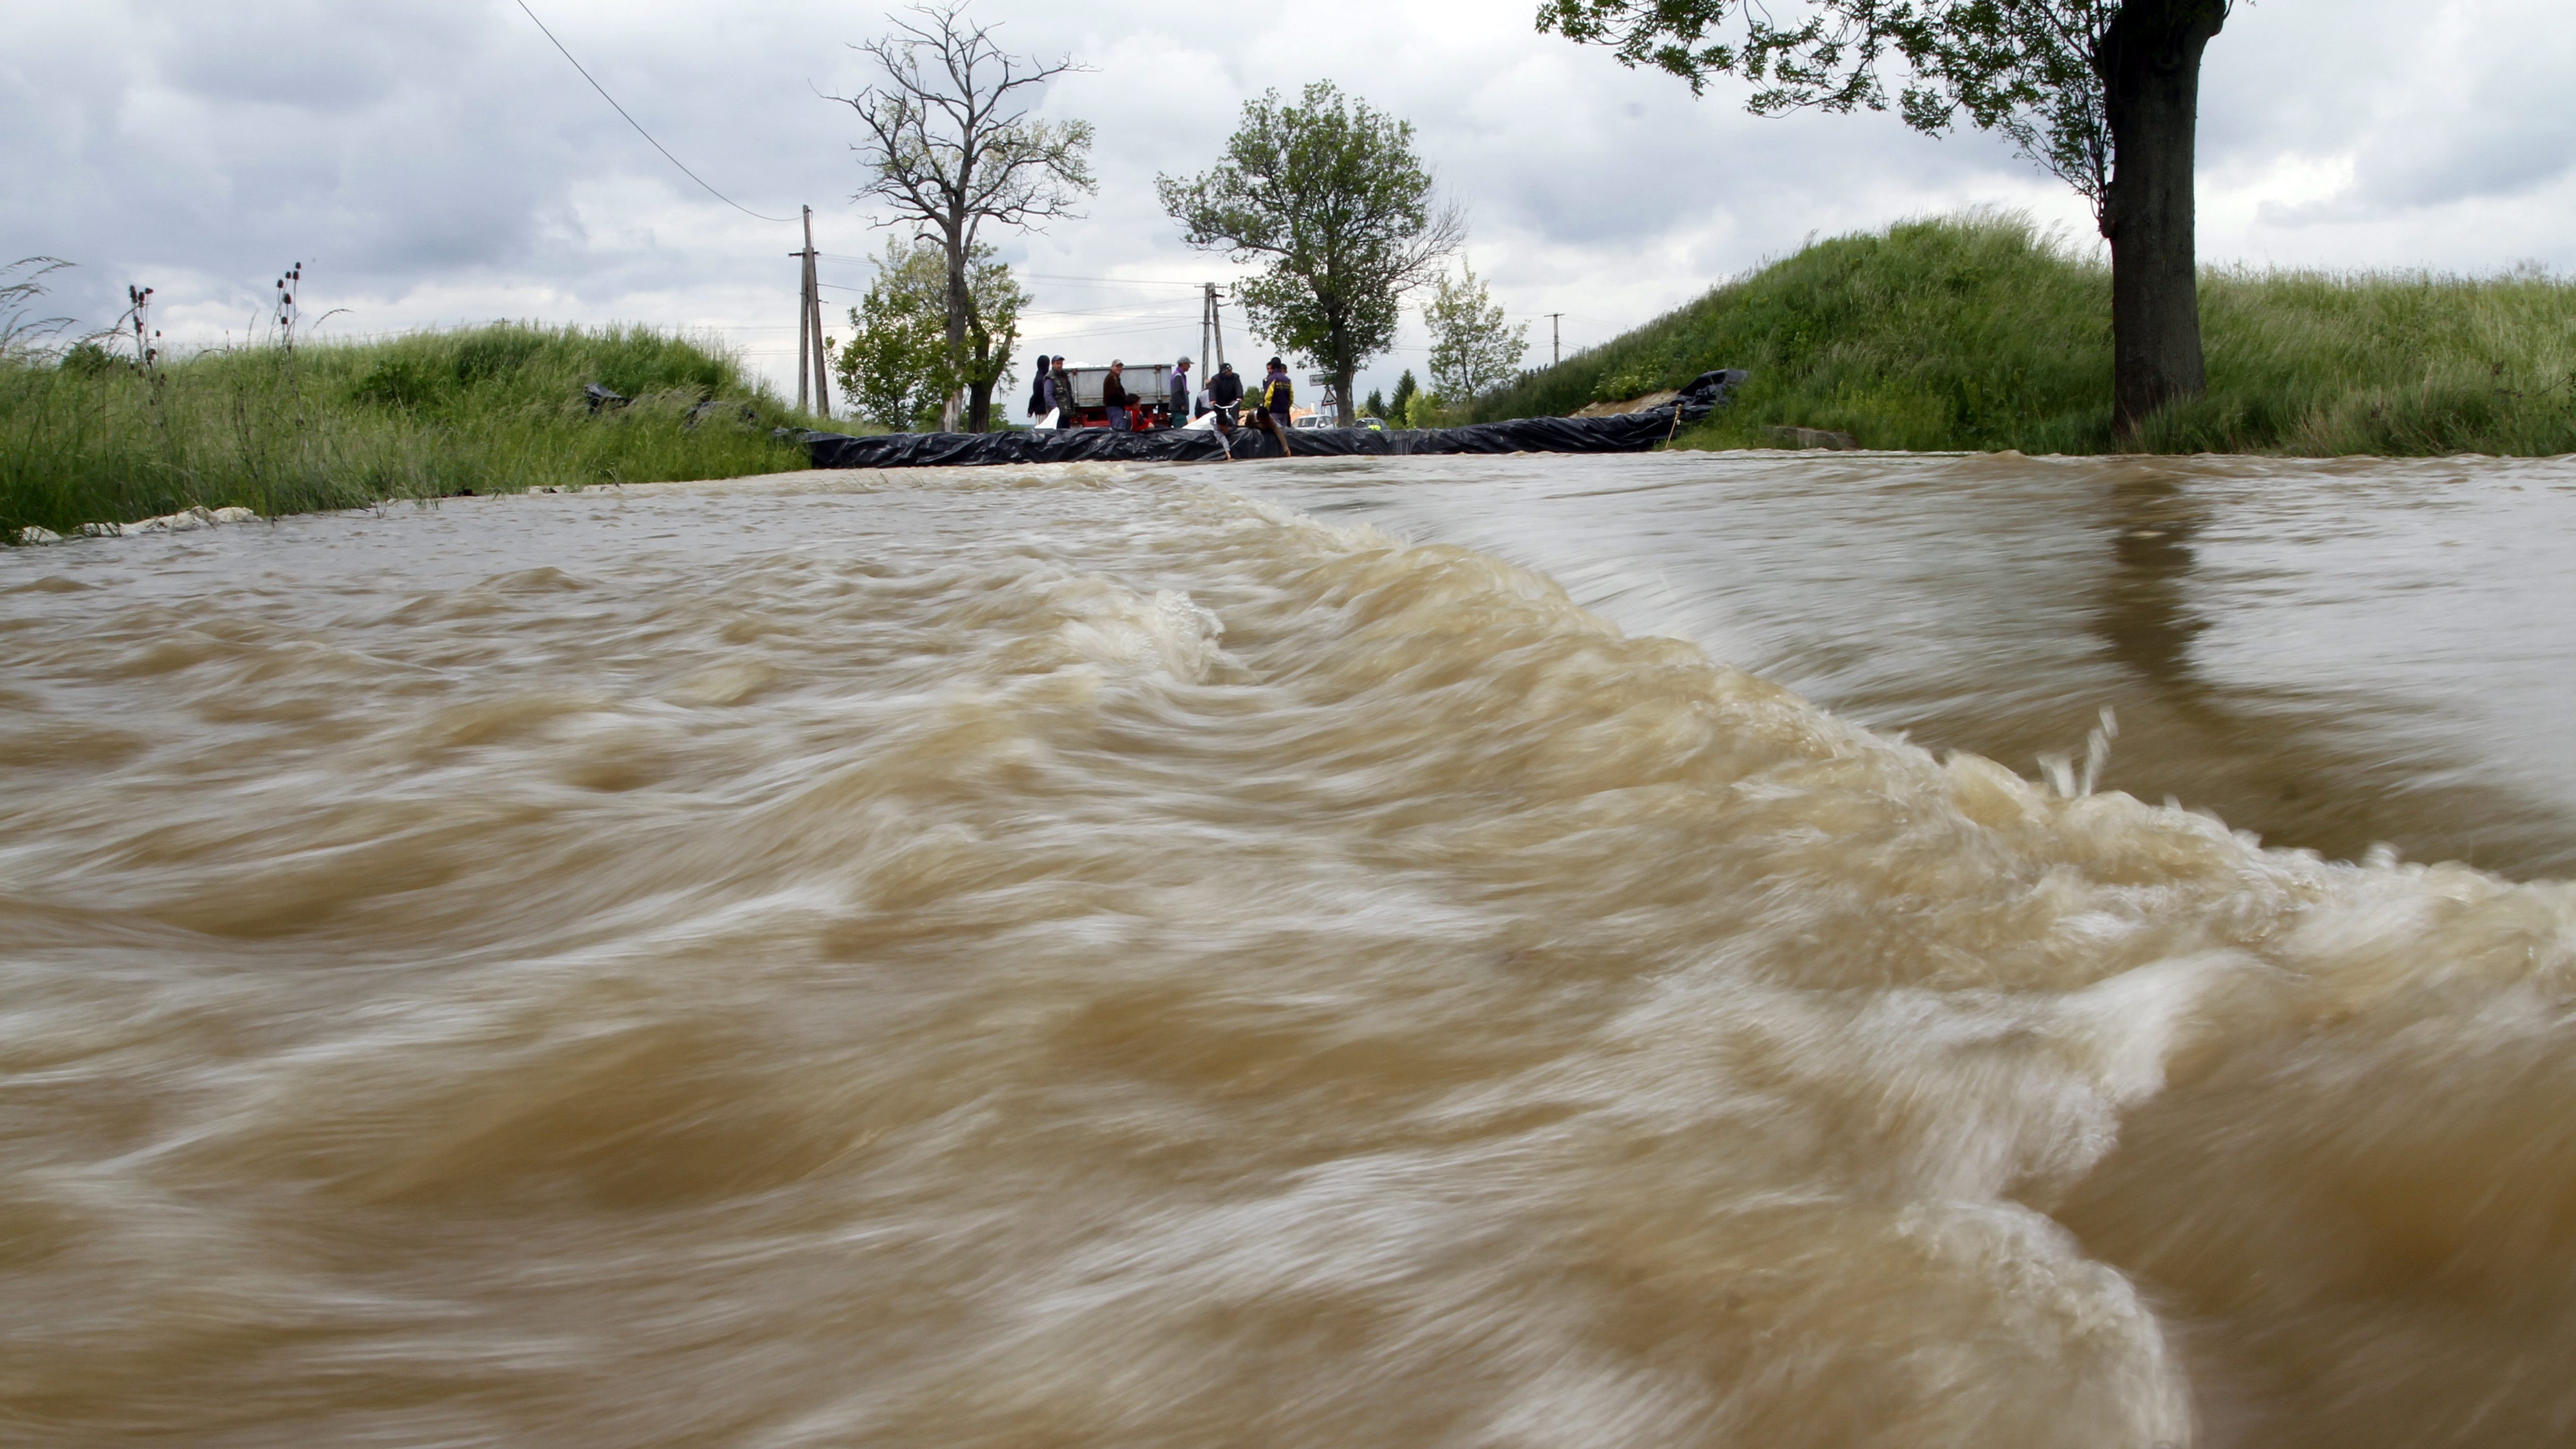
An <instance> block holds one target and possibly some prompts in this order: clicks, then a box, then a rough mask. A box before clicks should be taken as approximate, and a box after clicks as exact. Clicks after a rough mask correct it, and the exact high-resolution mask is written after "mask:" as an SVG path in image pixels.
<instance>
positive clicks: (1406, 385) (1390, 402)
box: [1384, 367, 1422, 427]
mask: <svg viewBox="0 0 2576 1449" xmlns="http://www.w3.org/2000/svg"><path fill="white" fill-rule="evenodd" d="M1420 391H1422V384H1420V383H1418V382H1415V381H1414V380H1413V369H1412V368H1409V367H1408V368H1406V369H1405V370H1404V376H1402V377H1399V378H1397V379H1396V380H1395V393H1394V395H1393V396H1391V397H1389V398H1388V399H1387V400H1386V405H1387V408H1388V411H1387V412H1386V413H1385V414H1384V416H1385V418H1386V420H1387V421H1388V422H1391V423H1393V424H1395V425H1396V426H1397V427H1403V426H1405V421H1404V420H1405V419H1406V418H1409V417H1411V416H1413V395H1414V394H1415V393H1418V392H1420Z"/></svg>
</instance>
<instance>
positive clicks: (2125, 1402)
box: [0, 455, 2576, 1449]
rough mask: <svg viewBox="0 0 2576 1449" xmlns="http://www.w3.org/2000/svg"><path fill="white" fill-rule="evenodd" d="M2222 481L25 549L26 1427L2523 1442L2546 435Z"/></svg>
mask: <svg viewBox="0 0 2576 1449" xmlns="http://www.w3.org/2000/svg"><path fill="white" fill-rule="evenodd" d="M2256 466H2257V465H2250V464H2247V465H2237V464H2229V463H2224V462H2216V461H2213V462H2207V463H2193V464H2185V465H2181V466H2178V467H2174V468H2171V469H2168V470H2165V471H2151V470H2142V465H2138V464H2135V463H2131V462H2122V461H2116V460H2101V461H2092V462H2086V463H2080V464H2078V463H2059V462H2051V461H2045V460H2043V461H2036V462H2034V461H2028V460H2020V461H2016V460H1968V459H1868V458H1863V459H1848V458H1846V459H1833V460H1820V459H1814V458H1805V459H1800V458H1784V457H1778V456H1771V457H1752V458H1746V457H1728V456H1723V455H1721V456H1713V457H1701V458H1691V457H1654V458H1633V459H1587V460H1564V459H1554V460H1543V459H1439V460H1424V459H1415V460H1388V461H1382V462H1378V463H1374V464H1366V465H1355V464H1351V463H1314V464H1296V463H1291V464H1276V465H1258V466H1246V467H1243V468H1239V469H1229V470H1224V471H1219V470H1214V469H1197V470H1178V471H1156V470H1147V469H1118V468H1096V469H1095V468H1080V467H1076V468H1056V469H1032V470H995V471H985V472H978V473H925V474H906V475H886V476H882V477H865V476H854V475H837V476H825V477H814V476H794V477H788V478H782V479H776V480H758V481H752V482H746V483H741V484H732V485H718V486H708V487H678V488H665V489H638V490H632V491H629V492H627V493H625V494H623V495H620V494H617V493H613V492H593V493H589V494H584V495H579V496H553V497H545V496H536V497H523V498H506V499H482V500H452V501H450V502H448V503H445V504H443V505H441V506H438V507H436V508H432V509H412V508H408V507H406V508H402V509H398V510H392V511H388V512H387V513H385V514H383V515H380V516H370V515H344V516H335V517H327V518H311V519H297V520H291V521H288V522H285V523H282V524H279V525H277V526H275V527H274V528H270V527H243V528H232V529H224V530H215V531H209V532H202V533H192V534H183V535H173V536H168V537H159V538H142V539H129V540H116V541H102V542H96V543H87V544H77V545H64V546H58V547H54V548H48V549H26V550H15V551H10V552H7V553H5V554H0V647H5V649H6V651H7V653H6V656H5V657H6V659H7V661H8V662H7V673H6V675H5V676H0V758H5V759H6V760H7V761H8V764H9V769H8V772H7V775H6V784H5V787H0V943H5V947H0V1295H5V1298H6V1301H7V1302H8V1303H9V1304H10V1305H11V1309H12V1311H11V1312H10V1313H9V1314H8V1315H6V1317H5V1318H0V1441H5V1442H30V1443H78V1444H103V1445H126V1444H135V1445H141V1444H164V1443H177V1442H185V1443H191V1444H208V1445H243V1446H248V1445H270V1444H276V1443H350V1442H364V1443H375V1444H399V1445H447V1444H546V1445H601V1446H610V1445H615V1446H628V1445H675V1446H676V1445H703V1444H741V1445H762V1446H771V1445H776V1446H787V1445H843V1444H853V1445H855V1444H870V1445H875V1444H901V1445H925V1446H947V1445H957V1446H965V1445H993V1446H1002V1445H1010V1446H1020V1445H1056V1446H1065V1445H1084V1446H1089V1445H1099V1446H1110V1445H1121V1446H1124V1445H1171V1446H1183V1445H1190V1446H1196V1445H1206V1444H1216V1443H1225V1444H1247V1445H1282V1446H1286V1445H1301V1446H1302V1445H1314V1446H1325V1445H1331V1446H1373V1445H1386V1446H1396V1445H1403V1446H1418V1445H1461V1446H1464V1445H1478V1446H1484V1445H1514V1446H1523V1445H1526V1446H1567V1449H1572V1446H1599V1445H1667V1444H1706V1445H1739V1444H1741V1445H1751V1444H1759V1445H1765V1446H1771V1445H1788V1446H1799V1445H1813V1446H1818V1449H1824V1446H1845V1445H1876V1446H1888V1449H1897V1446H1927V1445H1930V1446H1947V1445H1957V1446H1970V1445H1976V1446H1994V1445H2032V1446H2040V1445H2047V1446H2061V1445H2062V1446H2068V1449H2077V1446H2082V1449H2095V1446H2119V1445H2135V1446H2138V1449H2147V1446H2150V1445H2155V1444H2171V1445H2182V1444H2198V1445H2217V1446H2237V1445H2244V1446H2255V1445H2262V1446H2276V1445H2292V1446H2307V1445H2316V1446H2325V1445H2337V1446H2348V1445H2370V1444H2386V1445H2408V1446H2416V1445H2448V1444H2458V1445H2471V1444H2479V1445H2485V1444H2499V1443H2543V1442H2561V1441H2564V1440H2565V1439H2566V1438H2567V1437H2568V1436H2569V1435H2570V1433H2571V1432H2576V1390H2571V1389H2570V1388H2569V1387H2568V1385H2567V1383H2566V1381H2565V1375H2564V1373H2563V1366H2564V1365H2565V1364H2566V1363H2567V1362H2569V1361H2570V1360H2571V1356H2576V1253H2571V1252H2570V1248H2571V1247H2576V1243H2571V1239H2576V1127H2571V1126H2570V1125H2569V1119H2568V1117H2567V1114H2566V1113H2565V1111H2564V1108H2563V1104H2564V1102H2565V1101H2566V1100H2568V1099H2569V1098H2570V1096H2571V1094H2576V890H2571V888H2570V887H2569V886H2568V885H2566V884H2564V883H2563V880H2562V879H2561V878H2562V877H2564V876H2565V875H2566V874H2567V873H2568V871H2567V869H2566V863H2567V862H2568V861H2569V860H2570V859H2571V858H2576V855H2571V842H2576V830H2571V828H2570V824H2569V822H2570V820H2571V818H2576V805H2571V801H2570V797H2569V789H2570V786H2569V779H2570V775H2569V772H2568V770H2567V765H2568V763H2569V761H2568V757H2567V754H2566V750H2567V741H2566V735H2565V730H2564V720H2565V715H2566V706H2567V704H2568V703H2569V702H2570V701H2569V699H2568V696H2567V690H2568V687H2569V686H2568V683H2567V681H2568V680H2569V679H2570V678H2571V677H2576V676H2571V675H2570V673H2569V671H2568V668H2567V666H2568V663H2569V660H2570V654H2571V652H2576V628H2571V627H2570V624H2569V622H2568V615H2567V610H2568V608H2569V603H2568V599H2567V596H2566V593H2565V591H2564V590H2563V588H2559V587H2556V573H2555V571H2554V570H2550V569H2548V568H2547V567H2546V565H2547V562H2548V560H2549V559H2550V557H2551V556H2552V555H2553V554H2554V552H2555V549H2556V546H2557V541H2558V540H2560V539H2563V538H2564V537H2565V536H2566V532H2567V528H2566V526H2567V524H2568V523H2569V522H2570V521H2571V520H2576V466H2571V465H2569V464H2565V463H2532V464H2498V463H2481V464H2420V465H2418V464H2407V465H2348V466H2349V468H2350V470H2351V471H2349V472H2341V473H2339V472H2337V471H2336V470H2335V468H2334V467H2328V466H2325V465H2282V464H2263V465H2259V466H2260V467H2261V468H2265V469H2274V470H2284V471H2286V472H2287V473H2289V474H2291V475H2292V476H2289V477H2287V478H2283V477H2280V476H2271V477H2269V478H2268V479H2267V478H2266V477H2265V476H2258V475H2257V473H2256V472H2255V471H2254V470H2255V468H2256ZM2339 466H2342V465H2339ZM1368 468H1375V469H1378V470H1381V471H1377V472H1373V473H1372V472H1369V471H1365V470H1366V469H1368ZM2233 468H2241V469H2243V470H2244V471H2231V469H2233ZM2301 469H2306V470H2308V471H2307V472H2305V473H2300V472H2299V470H2301ZM2444 469H2447V470H2449V471H2448V472H2447V473H2445V472H2443V471H2441V470H2444ZM1219 484H1222V485H1223V486H1222V487H1219V486H1217V485H1219ZM2455 560H2456V562H2455ZM1802 695H1804V696H1806V697H1805V698H1802V697H1801V696H1802ZM1811 701H1813V702H1811ZM2105 705H2109V706H2111V707H2112V708H2113V710H2114V714H2115V717H2116V719H2117V721H2118V725H2119V733H2118V735H2117V736H2116V738H2111V737H2107V736H2106V738H2105V739H2104V741H2103V744H2104V745H2105V746H2107V750H2108V756H2107V758H2106V759H2101V760H2098V761H2096V762H2094V770H2093V773H2094V774H2095V775H2096V777H2097V778H2096V780H2095V783H2097V784H2098V785H2099V786H2100V787H2101V788H2100V789H2098V790H2096V791H2094V792H2092V793H2086V792H2085V791H2084V789H2083V785H2084V784H2085V780H2084V779H2083V775H2084V773H2085V771H2086V769H2087V763H2088V762H2087V761H2086V759H2085V752H2086V739H2085V736H2086V734H2087V732H2088V731H2089V730H2093V729H2095V728H2098V723H2097V722H2098V720H2099V718H2100V715H2099V711H2100V710H2101V708H2102V707H2103V706H2105ZM1900 732H1905V733H1908V734H1909V735H1910V738H1908V739H1900V738H1899V737H1898V736H1899V734H1900ZM2042 752H2047V753H2052V754H2057V755H2061V756H2063V757H2064V758H2063V759H2062V761H2061V762H2060V764H2059V765H2058V766H2056V767H2042V766H2041V765H2039V764H2038V763H2037V760H2036V757H2037V756H2038V755H2039V754H2040V753H2042ZM1988 755H1991V756H1992V759H1991V760H1990V759H1989V758H1987V756H1988ZM2051 774H2054V775H2055V776H2056V778H2055V779H2054V780H2053V781H2050V780H2047V779H2046V778H2044V777H2047V776H2049V775H2051ZM2167 793H2171V794H2174V795H2176V796H2177V797H2179V800H2180V804H2181V805H2182V806H2183V807H2189V808H2169V807H2166V806H2164V805H2161V804H2156V803H2140V800H2139V799H2136V798H2132V796H2138V797H2143V798H2144V799H2145V800H2147V801H2150V802H2153V801H2159V800H2161V799H2162V797H2163V795H2165V794H2167ZM2253 831H2260V832H2262V834H2263V836H2264V839H2265V841H2266V842H2268V845H2269V846H2270V847H2281V846H2293V847H2302V848H2303V849H2282V848H2267V845H2266V844H2258V843H2257V842H2256V840H2255V839H2254V838H2253V835H2252V834H2251V833H2249V832H2253ZM2382 841H2384V842H2388V843H2389V844H2391V845H2393V846H2394V847H2395V848H2396V851H2397V852H2399V853H2401V854H2400V855H2399V856H2397V857H2392V856H2391V854H2390V853H2388V852H2384V851H2383V852H2376V853H2374V852H2371V851H2370V850H2369V847H2370V846H2371V845H2372V844H2373V843H2375V842H2382ZM2446 842H2448V844H2446ZM2365 855H2367V856H2368V859H2367V860H2364V859H2362V857H2363V856H2365ZM2457 858H2465V859H2467V860H2470V861H2472V862H2474V863H2475V867H2476V868H2472V866H2471V865H2466V864H2459V863H2452V862H2453V861H2454V860H2455V859H2457Z"/></svg>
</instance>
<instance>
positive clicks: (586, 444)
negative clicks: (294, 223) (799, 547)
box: [0, 323, 805, 538]
mask: <svg viewBox="0 0 2576 1449" xmlns="http://www.w3.org/2000/svg"><path fill="white" fill-rule="evenodd" d="M586 382H596V383H599V384H601V385H602V386H604V387H607V388H610V389H612V390H614V391H616V392H619V393H622V394H625V395H626V396H628V397H630V398H633V399H634V400H635V401H634V402H633V403H632V404H631V405H630V406H628V407H625V408H622V409H617V410H614V411H608V412H603V413H599V414H596V415H594V414H593V413H592V411H591V410H590V407H589V405H588V404H587V403H586V402H585V401H584V399H583V396H582V384H584V383H586ZM707 399H714V400H716V401H717V402H718V403H720V404H721V406H719V407H716V408H711V409H708V410H707V414H706V416H704V417H701V418H700V419H699V420H698V421H697V422H696V423H695V424H694V425H691V424H690V423H689V421H688V413H689V410H690V409H691V408H692V407H693V406H694V405H696V404H697V403H699V402H701V401H702V400H707ZM746 406H747V407H748V408H749V410H750V416H745V415H744V408H745V407H746ZM804 421H805V420H804V419H802V418H799V417H798V416H796V415H795V414H794V412H793V410H792V409H788V408H785V407H783V406H781V405H780V404H779V402H778V401H777V399H776V398H775V397H773V396H771V395H770V394H769V393H768V392H767V391H766V390H764V389H763V388H761V387H759V386H757V385H755V384H754V383H752V382H751V381H749V380H748V379H747V378H746V377H745V376H744V374H743V371H742V368H741V366H740V365H739V364H738V363H736V362H735V361H734V360H733V359H732V358H731V357H729V356H727V355H725V354H723V353H722V352H721V351H718V350H715V349H712V348H710V347H708V346H705V345H703V344H701V343H698V342H695V341H692V340H689V339H688V338H685V337H679V336H673V335H671V334H668V333H663V332H656V331H653V330H651V329H648V328H641V327H610V328H602V329H582V328H569V327H565V328H556V327H535V326H525V325H518V324H506V323H504V324H495V325H492V326H488V327H476V328H470V329H464V330H459V331H449V332H423V333H415V334H413V335H410V336H406V337H400V338H395V339H392V340H389V341H382V342H363V343H334V342H307V343H302V344H299V345H298V346H297V347H296V348H295V349H294V350H293V351H292V352H289V351H286V350H284V349H282V348H278V347H250V348H239V349H234V350H229V351H218V352H207V353H202V354H199V355H197V356H194V357H189V358H185V359H183V360H179V361H175V362H166V363H164V364H163V365H162V366H160V367H159V368H157V369H154V370H153V371H150V372H143V371H138V370H137V369H135V368H133V367H131V366H129V365H127V364H125V363H123V362H118V361H114V360H111V359H108V358H106V357H104V356H103V355H102V354H99V353H98V352H97V351H96V350H95V349H87V350H85V351H80V352H75V353H72V354H68V355H67V356H66V357H65V358H63V359H61V360H57V359H56V358H53V357H51V356H45V355H41V354H37V355H30V354H23V353H22V354H20V355H18V356H16V357H12V358H8V359H6V360H0V538H5V537H11V536H14V535H15V533H16V531H17V530H18V529H19V528H21V527H23V526H25V525H27V524H31V523H32V524H41V525H43V526H44V527H47V528H51V529H53V530H55V531H56V532H58V533H66V534H68V533H70V532H71V531H72V530H74V529H75V528H77V527H79V526H80V525H81V524H84V523H90V522H130V521H132V520H134V519H138V518H147V517H151V516H153V515H156V514H163V513H169V512H172V511H174V510H177V509H181V508H186V507H190V506H192V505H199V504H202V505H204V506H206V507H210V508H220V507H225V506H228V505H239V506H242V507H246V508H251V509H255V510H257V511H258V512H259V513H261V514H262V515H267V516H274V515H277V514H281V513H299V512H308V511H312V510H316V509H327V508H348V507H356V506H361V505H364V504H369V503H373V502H376V501H377V500H379V499H384V498H428V497H437V496H440V495H445V494H453V493H459V492H463V491H465V490H468V489H471V490H472V491H474V492H476V493H503V492H514V491H517V490H520V489H525V488H533V487H539V486H545V485H552V486H555V487H580V486H583V485H586V484H592V483H603V482H629V483H634V482H657V481H669V480H677V479H690V478H722V477H731V476H735V475H739V474H746V473H766V472H777V471H781V470H784V469H789V468H801V467H803V466H805V453H804V450H803V449H802V448H800V447H796V446H792V445H788V444H783V443H780V442H777V441H775V440H773V439H772V438H771V436H770V432H769V430H770V429H771V428H772V427H773V426H776V425H779V424H782V423H786V424H797V423H802V422H804Z"/></svg>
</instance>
